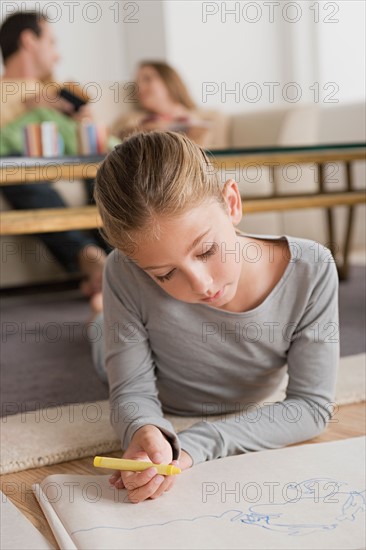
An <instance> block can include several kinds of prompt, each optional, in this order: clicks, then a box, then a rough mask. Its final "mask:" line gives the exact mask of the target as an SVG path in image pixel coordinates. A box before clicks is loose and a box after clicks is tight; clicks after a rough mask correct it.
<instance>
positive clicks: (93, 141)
mask: <svg viewBox="0 0 366 550" xmlns="http://www.w3.org/2000/svg"><path fill="white" fill-rule="evenodd" d="M78 130H79V131H78V138H79V153H80V155H98V154H103V153H106V152H107V147H108V146H107V141H108V135H107V128H106V127H105V126H104V125H103V124H94V123H93V122H90V121H82V122H80V124H79V127H78Z"/></svg>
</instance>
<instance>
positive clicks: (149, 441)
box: [109, 425, 192, 504]
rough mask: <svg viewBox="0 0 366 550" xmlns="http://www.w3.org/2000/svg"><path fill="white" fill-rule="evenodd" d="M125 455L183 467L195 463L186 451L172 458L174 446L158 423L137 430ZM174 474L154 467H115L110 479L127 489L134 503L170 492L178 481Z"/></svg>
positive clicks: (113, 483) (129, 457)
mask: <svg viewBox="0 0 366 550" xmlns="http://www.w3.org/2000/svg"><path fill="white" fill-rule="evenodd" d="M123 458H128V459H132V460H142V461H145V462H154V463H155V464H160V463H165V464H174V465H175V466H179V467H180V468H181V469H182V470H183V469H186V468H189V467H190V466H191V465H192V459H191V457H190V456H189V455H188V454H187V453H186V452H184V451H182V454H181V456H180V460H179V461H177V460H173V461H172V458H173V454H172V448H171V445H170V443H169V442H168V441H167V439H166V437H165V436H164V434H163V433H162V432H161V431H160V430H159V428H157V427H156V426H152V425H147V426H143V427H142V428H140V429H138V430H137V431H136V432H135V433H134V435H133V437H132V439H131V442H130V445H129V446H128V448H127V450H126V452H125V453H124V454H123ZM175 478H176V476H175V475H172V476H163V475H160V474H158V473H157V471H156V469H155V468H149V469H148V470H144V471H142V472H127V471H120V470H116V471H115V472H114V474H112V476H111V477H110V478H109V482H110V483H111V484H112V485H114V486H115V487H116V488H117V489H123V488H126V489H127V493H128V498H129V500H130V501H131V502H133V503H134V504H137V503H138V502H142V501H143V500H146V499H148V498H153V499H155V498H157V497H159V496H160V495H162V494H163V493H164V492H165V491H169V490H170V489H171V488H172V487H173V485H174V482H175Z"/></svg>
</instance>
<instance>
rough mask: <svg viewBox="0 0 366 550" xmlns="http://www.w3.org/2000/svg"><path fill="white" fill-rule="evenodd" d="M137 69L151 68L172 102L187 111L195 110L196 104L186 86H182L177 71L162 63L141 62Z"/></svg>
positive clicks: (182, 83)
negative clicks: (162, 83) (158, 77)
mask: <svg viewBox="0 0 366 550" xmlns="http://www.w3.org/2000/svg"><path fill="white" fill-rule="evenodd" d="M139 67H140V69H142V68H143V67H151V68H152V69H154V70H155V71H156V72H157V73H158V75H159V76H160V78H161V79H162V81H163V82H164V84H165V86H166V87H167V89H168V92H169V95H170V97H171V99H172V100H173V101H175V102H176V103H180V104H181V105H184V107H186V108H187V109H195V108H196V104H195V102H194V101H193V99H192V97H191V95H190V93H189V91H188V88H187V86H186V85H185V84H184V82H183V80H182V78H181V77H180V75H179V74H178V73H177V71H176V70H175V69H173V67H171V66H170V65H168V63H165V62H164V61H142V62H141V63H140V65H139Z"/></svg>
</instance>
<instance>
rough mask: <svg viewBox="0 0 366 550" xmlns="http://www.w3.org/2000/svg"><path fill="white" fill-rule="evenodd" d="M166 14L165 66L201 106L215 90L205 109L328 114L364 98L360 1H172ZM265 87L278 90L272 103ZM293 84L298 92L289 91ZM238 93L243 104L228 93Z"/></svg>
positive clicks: (363, 29) (362, 27) (363, 14)
mask: <svg viewBox="0 0 366 550" xmlns="http://www.w3.org/2000/svg"><path fill="white" fill-rule="evenodd" d="M277 4H279V5H277ZM164 7H165V19H166V36H167V58H168V60H169V61H170V62H171V63H172V64H173V65H175V66H176V67H177V68H178V69H179V70H180V71H181V72H182V73H183V75H184V76H185V78H186V80H187V82H188V83H189V85H190V88H191V89H192V91H193V94H194V97H195V98H196V100H197V101H199V100H200V99H201V98H202V91H201V90H202V85H203V83H204V82H216V83H217V85H218V91H217V92H216V93H215V94H213V95H211V96H210V97H208V101H207V106H210V107H214V108H216V107H217V108H222V109H223V110H225V111H227V112H238V111H243V110H251V111H252V110H254V109H258V108H261V109H262V108H267V107H271V106H273V105H274V104H277V105H278V104H289V105H296V104H301V103H319V104H322V105H324V106H328V105H334V104H335V103H342V102H343V103H347V102H359V101H362V100H363V98H364V96H365V26H364V25H365V23H364V22H365V3H364V2H363V1H357V0H356V1H352V0H351V1H349V0H338V1H337V2H327V1H323V0H322V1H321V2H310V1H297V2H287V1H282V2H281V3H280V2H263V1H255V2H237V1H227V2H218V1H215V2H202V1H192V2H185V1H181V0H178V1H177V0H168V1H166V2H165V3H164ZM230 10H231V13H229V11H230ZM205 21H206V22H205ZM249 82H256V83H257V85H258V88H257V89H258V90H259V91H260V92H261V93H262V97H261V99H260V101H258V102H251V101H250V99H252V98H253V97H254V95H253V92H254V91H255V89H254V87H252V88H250V89H248V90H246V88H245V85H246V84H248V83H249ZM266 82H273V83H278V86H275V87H274V97H273V99H274V102H273V103H272V101H271V98H270V97H269V88H268V85H267V86H266V85H265V83H266ZM290 82H294V83H295V84H294V85H292V86H289V87H287V84H288V83H290ZM236 83H238V84H236ZM235 85H237V86H238V85H239V89H240V102H236V100H235V97H234V95H229V94H226V96H225V93H224V92H225V89H226V88H228V89H233V88H235ZM216 87H217V86H215V87H214V88H216ZM220 92H223V96H222V94H221V93H220ZM300 96H301V98H300ZM297 98H299V101H298V102H297V101H294V100H295V99H297Z"/></svg>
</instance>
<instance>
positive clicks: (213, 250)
mask: <svg viewBox="0 0 366 550" xmlns="http://www.w3.org/2000/svg"><path fill="white" fill-rule="evenodd" d="M217 248H218V246H217V244H216V243H214V244H213V245H212V246H211V248H209V249H208V250H206V252H204V253H203V254H200V255H199V256H198V257H199V258H202V259H203V260H205V259H206V258H208V257H209V256H212V255H213V254H216V252H217Z"/></svg>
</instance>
